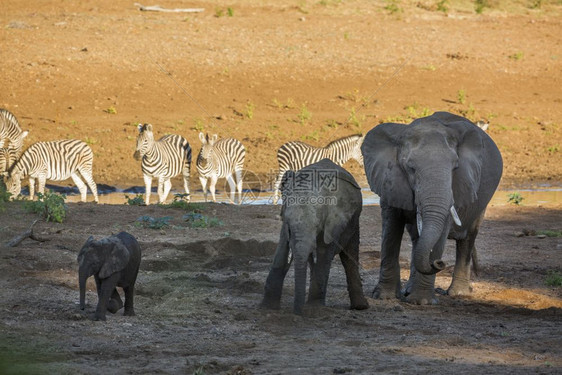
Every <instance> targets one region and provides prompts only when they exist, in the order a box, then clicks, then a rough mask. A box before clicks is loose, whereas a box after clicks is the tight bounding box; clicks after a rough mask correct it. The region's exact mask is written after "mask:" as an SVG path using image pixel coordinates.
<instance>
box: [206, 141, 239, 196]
mask: <svg viewBox="0 0 562 375" xmlns="http://www.w3.org/2000/svg"><path fill="white" fill-rule="evenodd" d="M199 139H200V140H201V144H202V146H201V151H199V155H198V156H197V171H198V172H199V180H200V181H201V186H202V187H203V194H204V195H205V202H206V201H207V179H211V182H210V184H209V190H210V191H211V196H212V197H213V202H216V201H217V199H216V197H215V185H216V184H217V180H218V179H219V178H226V181H227V182H228V186H229V187H230V200H231V201H232V202H234V187H235V186H234V185H235V184H234V179H233V178H232V175H233V174H235V175H236V189H237V190H238V203H241V202H242V169H243V168H244V159H245V158H246V148H245V147H244V145H242V143H241V142H240V141H239V140H237V139H234V138H224V139H218V136H217V135H216V134H214V135H213V136H212V137H211V138H209V135H208V134H207V135H205V134H203V133H199Z"/></svg>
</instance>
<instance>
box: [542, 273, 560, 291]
mask: <svg viewBox="0 0 562 375" xmlns="http://www.w3.org/2000/svg"><path fill="white" fill-rule="evenodd" d="M544 283H545V284H546V285H548V286H556V287H560V286H562V273H560V272H559V271H549V272H548V274H547V276H546V279H545V280H544Z"/></svg>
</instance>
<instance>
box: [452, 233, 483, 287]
mask: <svg viewBox="0 0 562 375" xmlns="http://www.w3.org/2000/svg"><path fill="white" fill-rule="evenodd" d="M477 233H478V230H476V231H474V232H469V233H468V236H467V238H465V239H462V240H457V259H456V261H455V269H454V271H453V281H452V282H451V285H450V286H449V289H448V290H447V293H448V294H449V295H450V296H461V295H467V294H470V293H471V292H472V287H471V286H470V260H471V258H472V252H473V251H475V250H474V242H475V241H476V234H477Z"/></svg>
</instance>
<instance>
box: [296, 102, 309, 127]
mask: <svg viewBox="0 0 562 375" xmlns="http://www.w3.org/2000/svg"><path fill="white" fill-rule="evenodd" d="M297 118H298V122H299V123H300V124H301V125H304V124H306V123H307V122H308V121H310V119H311V118H312V113H310V111H309V110H308V108H307V107H306V103H303V105H302V106H301V110H300V112H299V114H298V115H297Z"/></svg>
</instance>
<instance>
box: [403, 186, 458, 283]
mask: <svg viewBox="0 0 562 375" xmlns="http://www.w3.org/2000/svg"><path fill="white" fill-rule="evenodd" d="M444 186H447V187H448V189H438V190H437V191H436V189H435V188H434V189H433V191H432V194H431V196H423V195H422V196H420V195H418V196H417V197H416V200H417V210H418V212H417V221H418V223H417V224H418V233H419V236H420V237H419V238H418V240H417V242H416V244H415V248H414V259H413V261H414V266H415V267H416V270H417V271H418V272H420V273H422V274H425V275H433V274H435V273H437V272H439V271H441V270H443V269H444V268H445V266H446V265H445V262H443V261H442V260H441V255H442V253H443V248H444V241H445V240H446V238H447V235H448V233H449V224H450V209H451V206H452V205H453V193H452V190H451V189H450V184H445V185H444ZM437 244H439V245H438V246H436V245H437Z"/></svg>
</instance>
